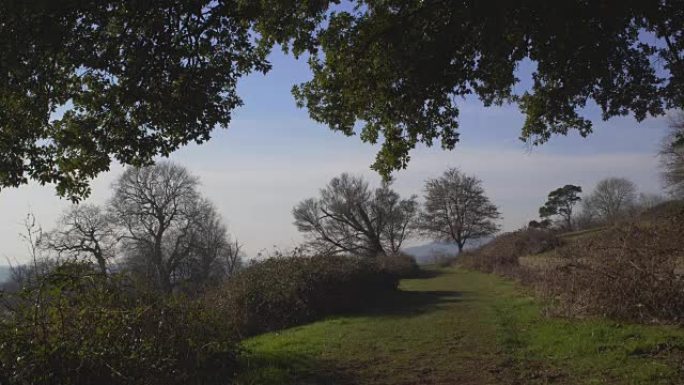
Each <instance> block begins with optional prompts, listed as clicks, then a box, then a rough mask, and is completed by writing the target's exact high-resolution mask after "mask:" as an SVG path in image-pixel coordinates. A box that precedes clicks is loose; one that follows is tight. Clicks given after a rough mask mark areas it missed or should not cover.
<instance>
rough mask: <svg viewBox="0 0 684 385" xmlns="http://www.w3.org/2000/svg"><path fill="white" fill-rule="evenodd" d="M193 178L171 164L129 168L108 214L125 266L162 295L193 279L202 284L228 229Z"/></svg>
mask: <svg viewBox="0 0 684 385" xmlns="http://www.w3.org/2000/svg"><path fill="white" fill-rule="evenodd" d="M197 184H198V181H197V179H196V178H195V177H194V176H192V175H190V173H189V172H188V171H187V170H186V169H185V168H183V167H181V166H178V165H175V164H173V163H169V162H163V163H159V164H157V165H154V166H149V167H144V168H133V167H131V168H128V169H126V170H125V171H124V173H123V175H121V177H120V178H119V180H118V181H117V182H116V183H115V184H114V197H113V198H112V200H111V202H110V214H111V215H112V217H113V218H114V219H115V221H116V223H117V224H118V225H119V226H121V227H122V228H123V230H124V234H123V236H122V243H123V250H124V252H125V253H126V254H127V263H128V265H129V267H131V268H132V269H135V270H137V271H140V272H142V273H143V274H145V275H148V276H149V277H150V278H151V279H153V281H154V282H155V283H156V285H157V286H158V287H159V288H160V289H161V290H163V291H164V292H167V293H168V292H171V291H172V290H173V288H174V287H175V286H177V285H178V284H179V283H181V282H183V281H184V280H188V279H191V278H196V279H200V280H201V279H205V278H206V277H208V276H209V274H210V269H211V267H212V265H213V261H214V260H215V259H216V258H218V255H219V254H220V253H219V251H218V250H219V249H220V248H221V247H222V246H220V245H218V246H217V244H221V245H222V244H224V243H225V239H224V238H225V236H226V230H225V227H223V225H222V224H221V221H220V218H219V217H218V215H217V214H216V211H215V209H214V207H213V206H212V205H211V204H209V203H208V202H207V201H206V200H204V199H202V198H201V197H200V195H199V193H198V192H197Z"/></svg>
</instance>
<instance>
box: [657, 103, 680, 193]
mask: <svg viewBox="0 0 684 385" xmlns="http://www.w3.org/2000/svg"><path fill="white" fill-rule="evenodd" d="M660 164H661V167H662V169H663V172H662V176H663V181H664V182H665V187H666V188H667V189H668V190H669V192H670V193H671V194H672V196H674V197H675V198H678V199H684V112H679V114H678V115H677V116H676V117H675V118H674V119H673V120H672V121H671V123H670V133H669V135H668V136H667V137H666V138H665V140H664V141H663V144H662V146H661V150H660Z"/></svg>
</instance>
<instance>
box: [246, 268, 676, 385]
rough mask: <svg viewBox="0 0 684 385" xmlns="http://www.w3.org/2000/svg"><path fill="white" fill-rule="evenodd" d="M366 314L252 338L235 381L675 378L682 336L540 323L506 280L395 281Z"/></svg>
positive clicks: (459, 273) (460, 275)
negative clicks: (395, 287) (394, 288)
mask: <svg viewBox="0 0 684 385" xmlns="http://www.w3.org/2000/svg"><path fill="white" fill-rule="evenodd" d="M401 289H402V290H401V291H400V292H399V293H397V294H396V295H394V296H392V297H390V298H384V299H383V300H382V301H381V302H379V303H378V304H376V305H375V306H373V307H372V308H373V310H372V311H368V312H365V313H363V314H359V315H354V316H345V317H336V318H333V319H328V320H324V321H320V322H316V323H312V324H309V325H304V326H301V327H296V328H292V329H288V330H285V331H282V332H278V333H270V334H265V335H261V336H258V337H255V338H252V339H250V340H248V341H246V342H245V344H244V346H245V349H246V350H247V352H248V355H247V356H246V358H245V361H244V366H245V368H244V371H243V372H242V374H241V375H240V376H239V378H238V383H240V384H245V385H246V384H388V385H389V384H392V385H394V384H407V385H408V384H549V383H553V384H604V383H607V384H682V383H684V377H682V365H683V364H684V361H682V351H681V349H682V348H684V332H683V331H682V330H678V329H675V328H668V327H645V326H635V325H618V324H613V323H609V322H606V321H565V320H555V319H547V318H545V317H542V316H541V315H540V307H539V305H538V304H536V303H535V301H534V300H533V299H532V298H530V297H528V296H525V295H523V294H521V292H520V290H519V289H518V288H516V286H515V285H514V284H513V283H511V282H508V281H505V280H502V279H499V278H496V277H493V276H490V275H485V274H479V273H474V272H469V271H464V270H460V269H449V270H441V271H434V272H428V273H426V276H425V277H423V278H419V279H411V280H404V281H403V282H402V284H401Z"/></svg>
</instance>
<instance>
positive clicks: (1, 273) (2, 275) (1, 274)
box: [0, 266, 11, 283]
mask: <svg viewBox="0 0 684 385" xmlns="http://www.w3.org/2000/svg"><path fill="white" fill-rule="evenodd" d="M10 272H11V270H10V267H9V266H0V283H3V282H5V281H7V280H8V279H9V278H10Z"/></svg>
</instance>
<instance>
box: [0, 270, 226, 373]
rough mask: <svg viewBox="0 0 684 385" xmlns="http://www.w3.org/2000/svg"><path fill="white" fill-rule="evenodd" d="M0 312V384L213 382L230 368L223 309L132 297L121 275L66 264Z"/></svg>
mask: <svg viewBox="0 0 684 385" xmlns="http://www.w3.org/2000/svg"><path fill="white" fill-rule="evenodd" d="M17 295H18V296H19V299H18V300H17V301H14V302H13V303H14V304H15V305H16V308H14V309H12V311H11V312H8V313H5V314H4V315H3V316H0V383H1V384H17V385H18V384H22V385H23V384H160V385H161V384H208V383H209V384H211V383H219V382H218V381H219V380H221V383H223V382H224V381H225V379H226V378H228V377H229V376H230V375H231V374H232V372H233V368H234V362H235V360H236V351H237V345H236V342H237V341H236V340H235V338H234V337H233V336H234V335H235V333H234V331H233V330H231V329H230V328H228V327H226V322H225V314H222V313H220V310H221V308H219V307H215V306H214V305H213V304H208V303H206V302H203V301H197V300H188V299H185V298H181V297H168V298H159V297H149V298H145V296H142V297H141V296H139V295H136V296H134V295H132V293H131V292H130V291H129V290H127V288H126V285H125V284H124V282H123V281H120V280H118V279H117V278H116V277H113V278H104V277H102V276H100V275H98V274H96V273H94V272H93V271H91V270H88V269H87V268H84V267H83V265H79V264H66V265H63V266H61V267H59V268H58V269H56V270H55V271H54V272H52V273H50V274H49V275H47V276H45V277H43V278H42V279H40V280H39V281H38V283H37V285H35V286H33V287H30V288H26V289H24V290H23V291H21V292H19V293H18V294H17Z"/></svg>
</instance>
